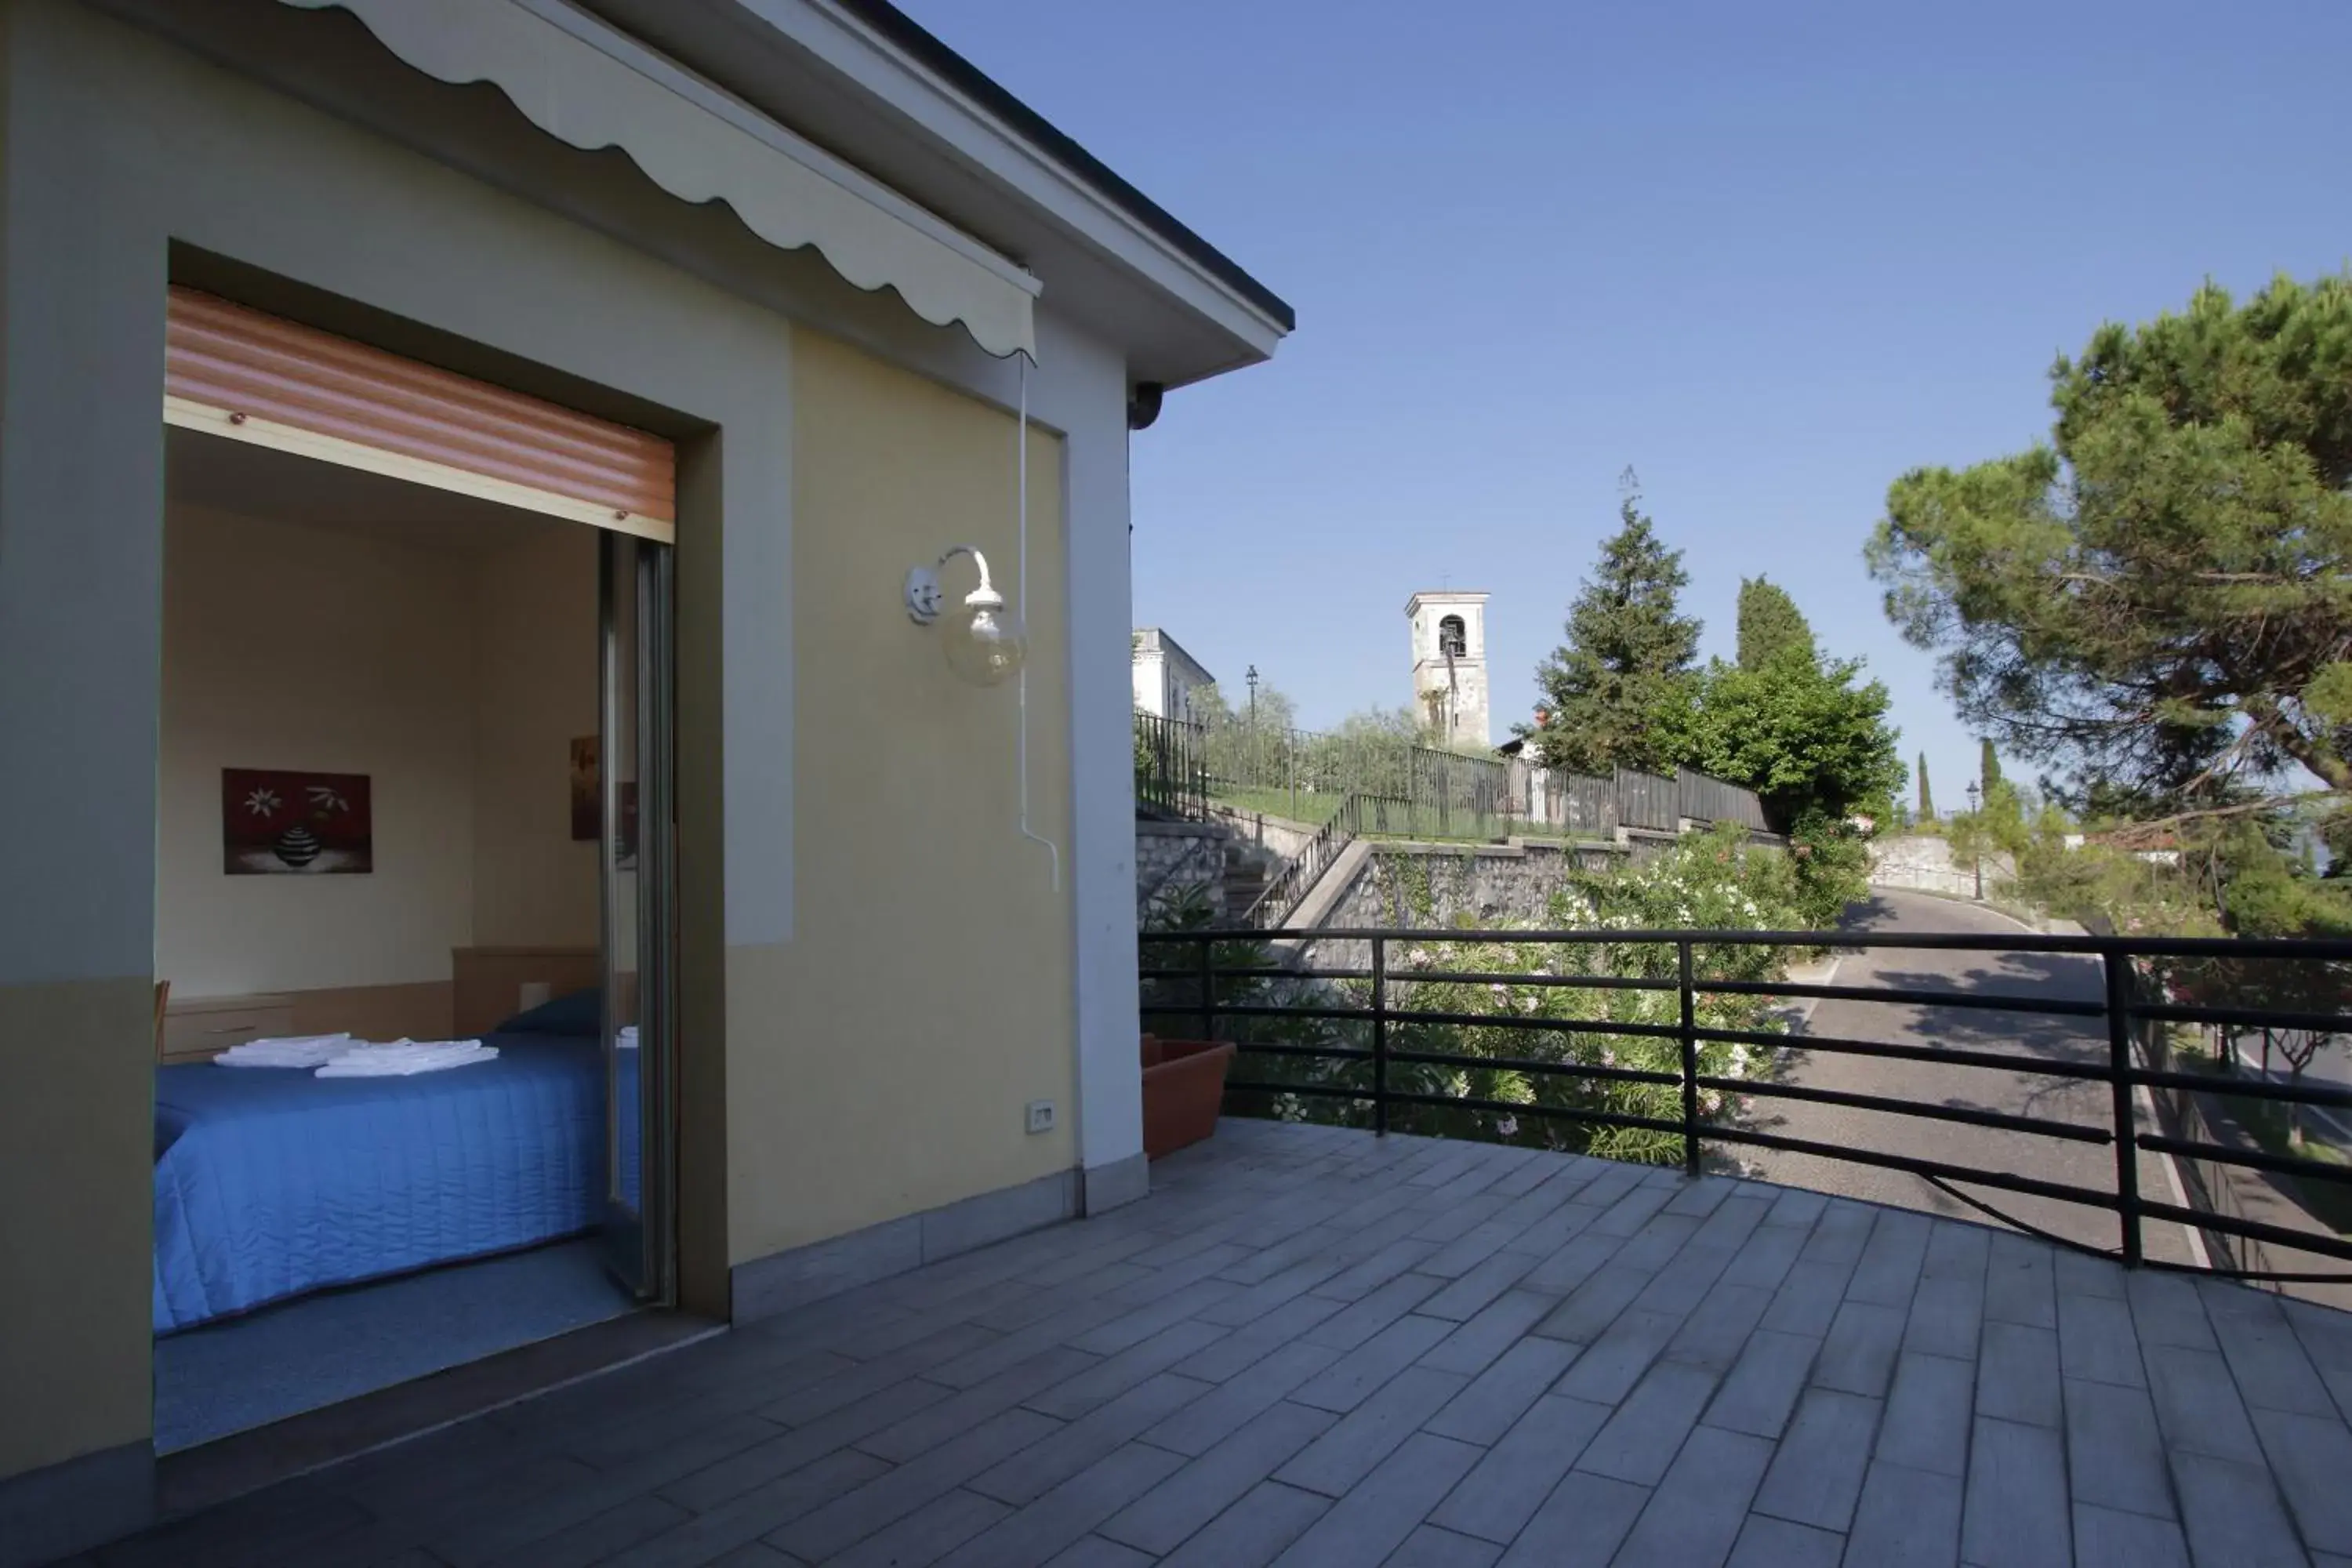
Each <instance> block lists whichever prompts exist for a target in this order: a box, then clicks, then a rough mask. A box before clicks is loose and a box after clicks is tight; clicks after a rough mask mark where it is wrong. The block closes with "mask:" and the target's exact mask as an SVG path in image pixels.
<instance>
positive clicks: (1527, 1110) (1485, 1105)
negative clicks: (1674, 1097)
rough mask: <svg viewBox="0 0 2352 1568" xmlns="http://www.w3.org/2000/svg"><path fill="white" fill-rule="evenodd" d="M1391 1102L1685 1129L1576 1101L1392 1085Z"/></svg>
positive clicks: (1679, 1131) (1678, 1124)
mask: <svg viewBox="0 0 2352 1568" xmlns="http://www.w3.org/2000/svg"><path fill="white" fill-rule="evenodd" d="M1389 1103H1391V1105H1433V1106H1437V1107H1440V1108H1441V1109H1444V1110H1491V1111H1495V1112H1496V1113H1497V1114H1500V1115H1504V1116H1556V1117H1559V1118H1561V1119H1563V1120H1566V1121H1592V1122H1598V1123H1600V1124H1601V1126H1604V1127H1638V1128H1642V1129H1643V1130H1644V1131H1651V1132H1672V1133H1674V1134H1675V1135H1676V1136H1677V1137H1679V1136H1681V1134H1682V1130H1683V1124H1682V1123H1681V1122H1679V1121H1666V1120H1664V1118H1661V1117H1656V1116H1635V1115H1633V1114H1631V1113H1630V1112H1627V1111H1622V1110H1584V1109H1582V1108H1581V1107H1579V1106H1573V1105H1521V1104H1519V1103H1517V1101H1515V1100H1482V1099H1478V1098H1475V1097H1473V1096H1469V1095H1451V1094H1407V1093H1405V1092H1403V1091H1402V1090H1401V1089H1391V1090H1390V1091H1389ZM1628 1163H1632V1162H1628ZM1660 1168H1661V1169H1664V1167H1663V1166H1662V1167H1660Z"/></svg>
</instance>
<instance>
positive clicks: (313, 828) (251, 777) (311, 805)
mask: <svg viewBox="0 0 2352 1568" xmlns="http://www.w3.org/2000/svg"><path fill="white" fill-rule="evenodd" d="M221 850H222V856H221V858H222V866H221V868H222V869H223V870H224V871H226V873H227V874H228V875H230V876H232V877H276V876H302V877H318V876H336V875H343V876H350V875H354V874H365V873H367V872H370V871H373V870H374V869H375V846H374V832H373V818H372V816H371V814H370V810H369V801H368V775H367V774H365V773H299V772H296V771H294V770H292V769H288V768H223V769H222V770H221Z"/></svg>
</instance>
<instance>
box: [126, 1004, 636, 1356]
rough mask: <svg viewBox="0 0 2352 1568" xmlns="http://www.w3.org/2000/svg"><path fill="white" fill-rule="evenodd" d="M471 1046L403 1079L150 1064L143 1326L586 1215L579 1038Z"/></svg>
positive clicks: (483, 1248) (553, 1231) (427, 1260)
mask: <svg viewBox="0 0 2352 1568" xmlns="http://www.w3.org/2000/svg"><path fill="white" fill-rule="evenodd" d="M484 1043H485V1044H488V1045H494V1046H496V1047H499V1059H498V1060H496V1061H494V1062H486V1063H483V1064H481V1065H479V1066H477V1067H467V1068H456V1069H454V1070H452V1071H447V1072H437V1073H420V1074H418V1075H416V1076H415V1077H413V1078H383V1079H319V1078H314V1077H313V1076H311V1075H310V1073H307V1072H302V1071H299V1070H295V1071H289V1070H284V1069H276V1068H224V1067H216V1066H215V1065H214V1064H212V1063H210V1062H202V1063H196V1064H193V1065H189V1066H184V1067H167V1068H158V1069H156V1073H155V1287H154V1326H155V1329H156V1331H157V1332H159V1333H160V1332H163V1331H168V1330H173V1329H184V1328H187V1327H190V1326H192V1325H194V1324H196V1323H201V1322H204V1321H206V1320H208V1319H212V1318H216V1317H220V1316H223V1315H224V1314H226V1313H231V1312H240V1311H244V1310H248V1309H250V1308H253V1307H257V1306H261V1305H263V1304H264V1303H266V1302H269V1301H274V1300H279V1299H281V1298H284V1297H288V1296H292V1295H297V1294H299V1293H300V1292H302V1291H306V1290H314V1289H320V1287H322V1286H329V1285H345V1284H351V1283H354V1282H356V1281H359V1280H362V1279H376V1278H379V1277H381V1276H384V1275H389V1274H399V1273H404V1272H406V1271H408V1270H410V1269H415V1268H424V1267H425V1266H427V1265H429V1264H435V1263H446V1262H450V1261H454V1260H456V1259H458V1258H474V1257H479V1256H482V1255H484V1254H488V1253H493V1252H502V1251H506V1250H509V1249H510V1248H513V1247H527V1246H530V1245H531V1244H533V1243H536V1242H541V1241H548V1240H551V1239H553V1238H555V1237H562V1236H569V1235H572V1234H574V1233H577V1232H580V1231H583V1230H587V1229H590V1228H592V1227H593V1226H595V1225H596V1224H597V1223H598V1222H599V1221H600V1220H601V1219H602V1218H603V1215H604V1168H605V1161H604V1063H603V1058H602V1056H601V1054H600V1052H599V1049H598V1046H597V1042H596V1041H595V1040H593V1039H588V1038H581V1037H572V1036H560V1035H492V1036H488V1037H486V1038H485V1041H484ZM634 1058H635V1052H624V1053H622V1061H623V1064H624V1072H623V1075H622V1076H623V1082H622V1083H621V1085H620V1086H619V1087H620V1090H621V1099H622V1116H621V1121H622V1128H623V1133H624V1138H623V1152H622V1157H623V1160H624V1162H625V1175H624V1187H625V1190H626V1196H627V1197H628V1199H629V1200H630V1201H632V1202H634V1201H635V1193H636V1186H637V1184H636V1182H635V1179H634V1178H635V1174H636V1173H635V1169H634V1166H635V1157H636V1142H637V1141H636V1138H635V1131H636V1129H635V1120H636V1118H635V1114H634V1112H635V1099H636V1096H635V1087H636V1086H635V1081H634V1080H635V1073H634V1072H632V1071H628V1070H627V1069H628V1068H634V1066H635V1060H634Z"/></svg>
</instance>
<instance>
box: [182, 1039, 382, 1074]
mask: <svg viewBox="0 0 2352 1568" xmlns="http://www.w3.org/2000/svg"><path fill="white" fill-rule="evenodd" d="M351 1048H352V1037H351V1036H350V1035H348V1034H339V1035H279V1036H273V1037H268V1038H266V1039H258V1040H247V1041H244V1042H242V1043H241V1044H238V1045H234V1046H231V1047H229V1048H228V1049H226V1050H225V1051H223V1052H222V1053H221V1054H220V1055H218V1056H216V1057H215V1058H213V1060H214V1061H215V1063H217V1064H218V1065H220V1066H222V1067H225V1068H315V1067H320V1066H322V1065H323V1064H325V1063H327V1062H330V1061H332V1060H334V1058H337V1057H339V1056H341V1054H342V1053H343V1052H345V1051H347V1050H349V1049H351Z"/></svg>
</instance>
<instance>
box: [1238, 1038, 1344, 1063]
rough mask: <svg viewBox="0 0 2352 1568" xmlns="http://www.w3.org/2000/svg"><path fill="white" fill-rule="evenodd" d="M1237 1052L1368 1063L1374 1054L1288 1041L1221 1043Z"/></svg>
mask: <svg viewBox="0 0 2352 1568" xmlns="http://www.w3.org/2000/svg"><path fill="white" fill-rule="evenodd" d="M1219 1043H1220V1044H1229V1045H1231V1046H1232V1047H1234V1049H1235V1050H1240V1051H1255V1052H1258V1053H1259V1054H1260V1055H1263V1056H1269V1057H1312V1058H1315V1059H1316V1060H1318V1061H1330V1062H1368V1061H1370V1060H1371V1059H1372V1053H1371V1052H1370V1051H1369V1050H1366V1049H1365V1048H1364V1047H1361V1046H1294V1045H1292V1044H1290V1043H1289V1042H1288V1041H1286V1040H1265V1041H1258V1040H1231V1041H1221V1042H1219Z"/></svg>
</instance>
